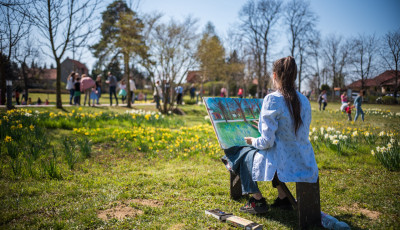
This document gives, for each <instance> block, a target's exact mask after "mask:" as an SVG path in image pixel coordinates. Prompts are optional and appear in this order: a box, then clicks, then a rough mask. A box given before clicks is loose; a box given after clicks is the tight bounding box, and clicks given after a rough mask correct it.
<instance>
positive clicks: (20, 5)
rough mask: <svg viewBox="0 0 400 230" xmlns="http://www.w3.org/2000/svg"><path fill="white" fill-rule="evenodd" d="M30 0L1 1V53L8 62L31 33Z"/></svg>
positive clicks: (2, 79) (1, 78)
mask: <svg viewBox="0 0 400 230" xmlns="http://www.w3.org/2000/svg"><path fill="white" fill-rule="evenodd" d="M27 3H28V1H7V2H3V1H2V2H0V53H2V54H4V55H5V56H6V60H7V62H11V61H12V60H13V59H14V54H15V48H16V47H17V46H18V45H19V44H20V42H21V40H23V39H24V38H25V37H26V36H27V35H28V33H29V30H30V23H29V17H28V14H27ZM1 72H2V73H0V85H1V95H0V98H1V101H0V104H4V103H5V99H6V98H5V91H6V73H3V72H4V71H3V69H2V71H1Z"/></svg>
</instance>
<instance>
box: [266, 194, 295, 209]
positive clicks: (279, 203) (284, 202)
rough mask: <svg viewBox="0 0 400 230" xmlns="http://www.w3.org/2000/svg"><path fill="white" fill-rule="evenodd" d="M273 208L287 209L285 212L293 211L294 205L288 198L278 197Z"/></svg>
mask: <svg viewBox="0 0 400 230" xmlns="http://www.w3.org/2000/svg"><path fill="white" fill-rule="evenodd" d="M271 207H272V208H281V209H285V210H292V209H293V207H292V204H291V203H290V201H289V198H288V197H285V198H283V199H281V198H279V197H277V198H276V199H275V201H274V203H273V204H271Z"/></svg>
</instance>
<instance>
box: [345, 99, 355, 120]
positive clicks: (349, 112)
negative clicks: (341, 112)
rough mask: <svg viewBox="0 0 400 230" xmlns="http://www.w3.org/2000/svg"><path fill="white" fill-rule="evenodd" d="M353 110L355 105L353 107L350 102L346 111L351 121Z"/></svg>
mask: <svg viewBox="0 0 400 230" xmlns="http://www.w3.org/2000/svg"><path fill="white" fill-rule="evenodd" d="M352 108H354V105H353V106H351V102H348V103H347V107H346V108H345V110H346V113H347V116H348V117H349V121H352V119H351V109H352Z"/></svg>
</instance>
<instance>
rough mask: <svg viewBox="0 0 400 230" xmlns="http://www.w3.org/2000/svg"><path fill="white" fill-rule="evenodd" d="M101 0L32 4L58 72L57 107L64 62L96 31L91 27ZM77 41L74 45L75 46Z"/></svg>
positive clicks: (52, 0)
mask: <svg viewBox="0 0 400 230" xmlns="http://www.w3.org/2000/svg"><path fill="white" fill-rule="evenodd" d="M97 7H98V0H85V1H77V0H67V1H65V0H36V1H34V2H33V3H32V10H31V11H32V15H31V16H32V19H33V21H34V25H35V26H36V27H37V28H38V30H39V35H40V36H41V37H42V38H43V40H44V41H46V42H43V43H42V45H43V46H45V47H47V48H48V49H49V51H51V54H52V55H49V56H52V57H53V58H54V61H55V63H56V69H57V81H56V106H57V108H62V101H61V59H62V58H63V56H64V54H65V52H66V51H67V50H69V49H71V47H72V45H73V46H75V47H81V46H83V45H84V44H85V43H86V42H87V39H88V38H89V36H90V35H91V34H92V33H93V32H94V31H95V30H96V28H97V27H96V26H93V25H91V23H92V22H93V21H92V20H93V19H94V14H95V11H96V10H97ZM72 41H74V42H73V44H71V43H72Z"/></svg>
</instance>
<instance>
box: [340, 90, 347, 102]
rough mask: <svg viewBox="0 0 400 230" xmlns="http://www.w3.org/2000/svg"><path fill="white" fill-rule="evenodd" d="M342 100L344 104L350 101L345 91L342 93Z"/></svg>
mask: <svg viewBox="0 0 400 230" xmlns="http://www.w3.org/2000/svg"><path fill="white" fill-rule="evenodd" d="M340 101H341V102H342V104H345V103H347V102H348V100H347V93H346V92H343V93H342V95H341V96H340Z"/></svg>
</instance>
